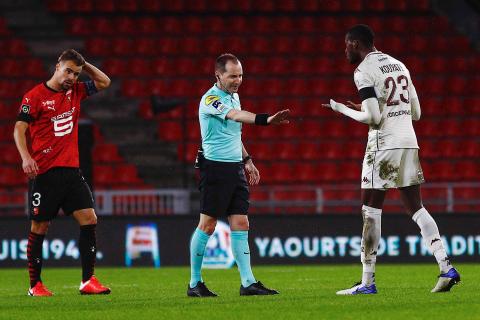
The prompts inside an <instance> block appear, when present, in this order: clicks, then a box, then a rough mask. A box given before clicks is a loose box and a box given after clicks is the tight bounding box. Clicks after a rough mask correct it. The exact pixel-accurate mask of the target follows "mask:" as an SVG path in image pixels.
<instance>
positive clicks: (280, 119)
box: [267, 109, 290, 124]
mask: <svg viewBox="0 0 480 320" xmlns="http://www.w3.org/2000/svg"><path fill="white" fill-rule="evenodd" d="M289 116H290V109H285V110H282V111H279V112H277V113H275V114H274V115H273V116H270V117H268V120H267V123H268V124H287V123H290V121H289V120H288V117H289Z"/></svg>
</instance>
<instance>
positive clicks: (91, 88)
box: [84, 80, 98, 96]
mask: <svg viewBox="0 0 480 320" xmlns="http://www.w3.org/2000/svg"><path fill="white" fill-rule="evenodd" d="M84 83H85V90H86V91H87V96H91V95H94V94H95V93H97V92H98V89H97V87H96V86H95V82H94V81H93V80H88V81H85V82H84Z"/></svg>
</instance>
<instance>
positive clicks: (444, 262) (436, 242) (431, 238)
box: [412, 208, 452, 273]
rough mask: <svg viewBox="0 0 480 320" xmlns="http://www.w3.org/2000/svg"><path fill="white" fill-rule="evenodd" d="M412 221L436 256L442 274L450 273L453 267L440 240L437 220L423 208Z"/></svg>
mask: <svg viewBox="0 0 480 320" xmlns="http://www.w3.org/2000/svg"><path fill="white" fill-rule="evenodd" d="M412 219H413V221H415V222H416V223H417V224H418V226H419V227H420V233H421V234H422V237H423V240H424V241H425V244H426V245H427V247H428V249H429V250H430V253H432V254H433V255H434V256H435V259H436V260H437V263H438V266H439V268H440V272H441V273H446V272H448V270H450V269H451V268H452V266H451V264H450V261H449V260H448V256H447V252H446V251H445V247H444V246H443V242H442V239H441V238H440V233H439V231H438V227H437V224H436V223H435V220H433V218H432V216H431V215H430V213H428V211H427V209H425V208H421V209H420V210H418V211H417V212H415V214H414V215H413V217H412Z"/></svg>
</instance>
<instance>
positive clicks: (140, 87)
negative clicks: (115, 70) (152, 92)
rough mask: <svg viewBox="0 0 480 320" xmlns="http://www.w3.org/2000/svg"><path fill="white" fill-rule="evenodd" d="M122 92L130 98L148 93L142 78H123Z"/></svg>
mask: <svg viewBox="0 0 480 320" xmlns="http://www.w3.org/2000/svg"><path fill="white" fill-rule="evenodd" d="M122 94H123V95H124V96H125V97H129V98H140V97H145V96H147V95H148V92H147V89H146V87H145V83H144V82H143V81H142V80H136V79H133V80H123V82H122Z"/></svg>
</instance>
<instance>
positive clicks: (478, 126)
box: [460, 118, 480, 137]
mask: <svg viewBox="0 0 480 320" xmlns="http://www.w3.org/2000/svg"><path fill="white" fill-rule="evenodd" d="M460 126H461V127H462V128H463V133H465V134H466V135H468V136H471V137H478V136H480V120H479V119H477V118H468V119H463V120H462V121H461V125H460Z"/></svg>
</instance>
